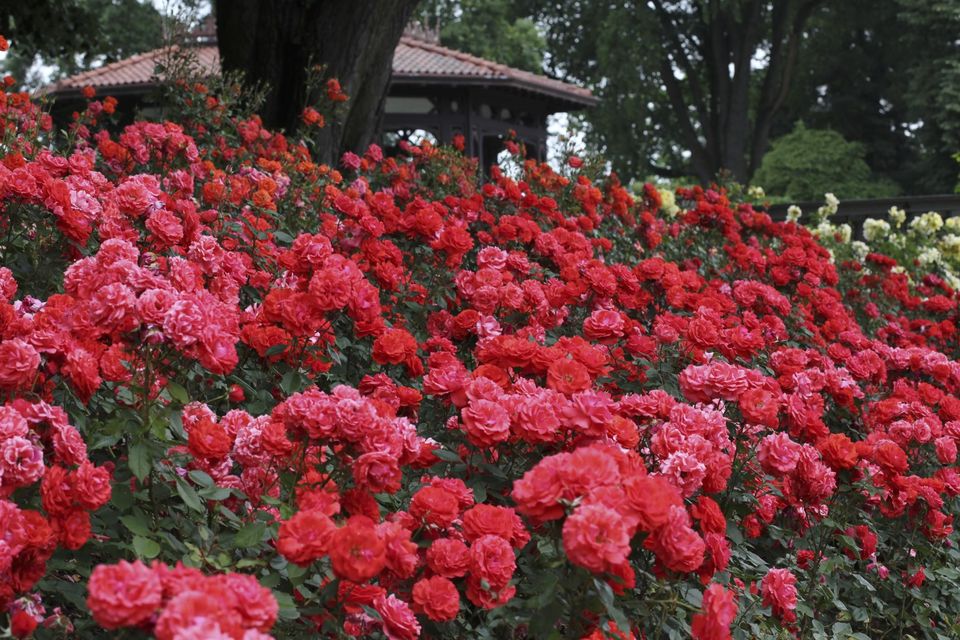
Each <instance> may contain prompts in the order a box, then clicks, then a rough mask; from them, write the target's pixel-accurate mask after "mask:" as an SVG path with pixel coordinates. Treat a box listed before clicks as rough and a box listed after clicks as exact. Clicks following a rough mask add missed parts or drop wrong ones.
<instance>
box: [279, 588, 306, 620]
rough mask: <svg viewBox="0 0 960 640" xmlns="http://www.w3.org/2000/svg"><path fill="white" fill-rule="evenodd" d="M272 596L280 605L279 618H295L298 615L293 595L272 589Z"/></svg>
mask: <svg viewBox="0 0 960 640" xmlns="http://www.w3.org/2000/svg"><path fill="white" fill-rule="evenodd" d="M273 596H274V597H275V598H276V599H277V604H279V605H280V617H281V618H283V619H284V620H296V619H297V618H299V617H300V612H299V611H297V603H296V602H294V600H293V596H291V595H290V594H289V593H284V592H282V591H274V592H273Z"/></svg>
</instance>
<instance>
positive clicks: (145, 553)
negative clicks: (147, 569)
mask: <svg viewBox="0 0 960 640" xmlns="http://www.w3.org/2000/svg"><path fill="white" fill-rule="evenodd" d="M133 550H134V551H135V552H136V554H137V555H138V556H140V557H141V558H146V559H147V560H152V559H153V558H156V557H157V556H158V555H160V545H159V544H157V543H156V542H155V541H153V540H151V539H150V538H144V537H143V536H133Z"/></svg>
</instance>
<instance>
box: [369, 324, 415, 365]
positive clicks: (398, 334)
mask: <svg viewBox="0 0 960 640" xmlns="http://www.w3.org/2000/svg"><path fill="white" fill-rule="evenodd" d="M416 355H417V339H416V338H414V337H413V336H412V335H410V333H409V332H408V331H406V330H404V329H387V330H386V331H384V332H383V333H381V334H380V335H379V336H377V339H376V340H374V342H373V353H372V356H373V361H374V362H377V363H379V364H402V363H404V362H406V361H407V360H408V359H409V358H412V357H415V356H416Z"/></svg>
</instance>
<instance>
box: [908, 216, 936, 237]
mask: <svg viewBox="0 0 960 640" xmlns="http://www.w3.org/2000/svg"><path fill="white" fill-rule="evenodd" d="M910 228H911V229H914V230H915V231H917V232H919V233H922V234H924V235H927V236H932V235H933V234H935V233H936V232H937V231H939V230H940V229H942V228H943V218H941V217H940V214H939V213H937V212H936V211H928V212H926V213H925V214H923V215H922V216H918V217H916V218H914V219H913V220H911V221H910Z"/></svg>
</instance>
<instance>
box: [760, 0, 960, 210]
mask: <svg viewBox="0 0 960 640" xmlns="http://www.w3.org/2000/svg"><path fill="white" fill-rule="evenodd" d="M958 33H960V2H957V0H940V1H937V2H929V1H927V0H894V1H889V2H873V1H872V0H850V1H849V2H831V3H826V4H825V5H824V7H823V10H822V11H819V12H817V13H816V14H815V15H814V16H812V17H811V20H810V25H809V29H808V30H807V41H806V42H807V45H808V46H805V47H804V48H802V49H801V50H800V52H799V58H798V64H797V69H796V72H795V74H794V76H793V80H792V82H791V87H790V92H789V94H788V96H787V98H786V101H785V103H784V110H783V113H782V114H781V116H780V117H779V118H778V121H777V123H776V124H775V126H774V132H773V136H774V137H778V136H780V135H783V134H786V133H788V132H789V131H790V129H791V128H792V127H793V123H794V122H795V121H796V120H798V119H802V120H803V121H804V122H806V123H807V125H808V126H810V127H811V128H816V129H833V130H835V131H837V132H838V133H840V134H841V135H842V136H843V137H844V138H846V139H847V140H851V141H855V142H859V143H861V144H863V146H864V149H865V152H866V155H865V157H866V161H867V164H869V165H870V168H871V169H872V170H873V172H874V173H876V174H878V175H884V176H886V177H889V178H891V179H892V180H894V181H895V182H897V183H898V184H900V185H901V186H902V187H903V189H904V191H905V192H907V193H946V192H949V191H950V190H951V189H952V186H953V184H954V182H955V181H956V176H955V172H954V171H953V167H952V166H951V163H950V162H949V157H950V154H951V153H952V152H954V151H956V149H958V148H960V138H958V136H960V72H958V67H957V62H956V60H957V56H958V42H957V34H958Z"/></svg>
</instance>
